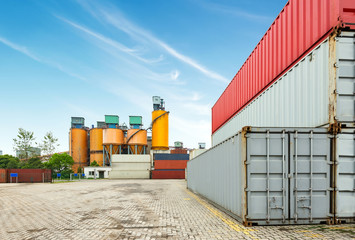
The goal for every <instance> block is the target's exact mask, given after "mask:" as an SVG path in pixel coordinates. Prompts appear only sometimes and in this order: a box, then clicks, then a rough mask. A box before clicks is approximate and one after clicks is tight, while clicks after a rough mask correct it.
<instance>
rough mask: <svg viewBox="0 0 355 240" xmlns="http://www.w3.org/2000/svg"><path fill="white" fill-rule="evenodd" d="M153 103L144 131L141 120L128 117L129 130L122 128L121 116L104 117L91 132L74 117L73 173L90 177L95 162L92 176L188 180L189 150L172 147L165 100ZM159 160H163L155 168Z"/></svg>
mask: <svg viewBox="0 0 355 240" xmlns="http://www.w3.org/2000/svg"><path fill="white" fill-rule="evenodd" d="M152 100H153V111H152V121H151V124H150V126H149V127H148V128H147V129H145V128H143V121H142V117H141V116H129V127H127V126H126V125H125V124H124V123H123V124H121V125H120V121H119V119H120V118H119V116H118V115H105V121H104V122H102V121H98V122H97V125H96V127H94V126H92V128H88V127H85V119H84V118H83V117H72V119H71V128H70V132H69V152H70V155H71V156H72V157H73V159H74V165H73V171H74V172H82V171H84V172H85V175H86V176H88V177H90V176H91V175H88V174H87V173H89V172H90V173H91V174H92V172H93V171H94V170H92V168H91V167H89V166H90V165H91V164H93V163H94V162H96V163H97V164H98V165H99V167H95V173H94V175H93V176H96V175H97V174H99V177H102V176H108V177H109V178H151V177H153V178H185V168H186V164H187V161H188V159H189V155H188V152H187V149H184V148H183V143H182V142H178V141H177V142H175V145H174V147H169V112H168V111H166V110H165V102H164V99H162V98H160V97H158V96H154V97H153V98H152ZM148 131H151V136H148ZM170 148H171V150H170ZM162 154H163V156H165V157H163V159H161V155H162ZM164 154H165V155H164ZM157 156H158V158H159V156H160V158H159V163H158V166H157V167H155V159H156V158H157ZM181 160H182V161H181ZM162 166H163V167H162ZM108 167H109V169H108ZM162 171H164V172H162ZM177 171H178V174H177ZM100 174H101V175H100Z"/></svg>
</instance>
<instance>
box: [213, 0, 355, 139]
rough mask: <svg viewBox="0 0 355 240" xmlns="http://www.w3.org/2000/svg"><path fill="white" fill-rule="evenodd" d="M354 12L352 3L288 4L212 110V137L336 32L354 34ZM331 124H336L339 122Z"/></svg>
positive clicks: (305, 0) (300, 0) (315, 0)
mask: <svg viewBox="0 0 355 240" xmlns="http://www.w3.org/2000/svg"><path fill="white" fill-rule="evenodd" d="M354 12H355V2H354V1H353V0H297V1H296V0H291V1H289V2H288V3H287V4H286V6H285V7H284V9H283V10H282V11H281V13H280V14H279V16H278V17H277V18H276V20H275V21H274V23H273V24H272V25H271V27H270V28H269V30H268V31H267V32H266V33H265V35H264V37H263V38H262V39H261V41H260V42H259V43H258V45H257V46H256V48H255V49H254V51H253V52H252V53H251V55H250V56H249V57H248V59H247V60H246V62H245V63H244V64H243V66H242V67H241V68H240V70H239V71H238V73H237V74H236V75H235V77H234V78H233V80H232V81H231V83H230V84H229V86H228V87H227V88H226V90H225V91H224V92H223V94H222V95H221V96H220V98H219V99H218V101H217V102H216V103H215V105H214V106H213V108H212V133H215V132H216V131H217V130H218V129H219V128H221V127H222V126H223V125H224V124H225V123H226V122H227V121H228V120H229V119H231V118H232V117H233V116H234V115H236V114H237V113H239V112H240V111H242V110H243V108H245V107H246V106H247V105H248V104H249V103H251V102H252V101H253V100H254V99H255V98H256V97H257V96H258V95H260V93H262V92H263V91H264V90H266V89H267V88H268V87H269V86H270V85H271V84H272V83H274V82H275V81H276V80H277V79H279V78H280V77H281V76H282V75H283V74H285V73H286V72H287V71H288V70H289V69H290V68H291V67H293V66H294V65H295V64H296V63H297V62H298V61H300V60H301V59H302V58H303V57H304V56H305V55H306V54H307V53H309V52H310V51H311V50H313V49H314V48H315V47H316V46H318V45H319V44H320V43H321V42H322V41H324V40H325V39H326V38H327V37H329V36H330V35H331V33H333V30H334V29H335V28H339V29H340V28H341V29H348V30H354V29H355V25H354V23H355V14H354ZM330 77H332V76H330ZM261 117H262V116H261ZM329 121H330V123H333V122H335V121H336V119H329ZM238 130H240V129H237V130H236V131H238ZM236 131H235V132H236ZM235 132H234V133H235Z"/></svg>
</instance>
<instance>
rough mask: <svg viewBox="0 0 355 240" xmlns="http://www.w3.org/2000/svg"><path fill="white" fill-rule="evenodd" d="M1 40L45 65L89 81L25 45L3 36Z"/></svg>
mask: <svg viewBox="0 0 355 240" xmlns="http://www.w3.org/2000/svg"><path fill="white" fill-rule="evenodd" d="M0 42H2V43H3V44H5V45H6V46H8V47H10V48H12V49H13V50H15V51H18V52H20V53H22V54H24V55H26V56H28V57H30V58H32V59H33V60H35V61H37V62H39V63H43V64H45V65H48V66H50V67H53V68H56V69H57V70H59V71H61V72H63V73H65V74H67V75H69V76H71V77H74V78H77V79H80V80H82V81H87V80H86V78H85V77H82V76H80V75H78V74H76V73H73V72H71V71H69V70H67V69H65V68H64V67H63V66H62V65H61V64H59V63H55V62H53V61H47V60H44V59H43V58H40V57H38V56H37V54H34V53H33V52H31V51H29V50H28V49H27V48H26V47H24V46H21V45H18V44H16V43H14V42H11V41H9V40H7V39H5V38H3V37H0Z"/></svg>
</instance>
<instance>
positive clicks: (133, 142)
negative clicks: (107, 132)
mask: <svg viewBox="0 0 355 240" xmlns="http://www.w3.org/2000/svg"><path fill="white" fill-rule="evenodd" d="M127 145H128V154H146V148H147V130H144V129H129V130H127Z"/></svg>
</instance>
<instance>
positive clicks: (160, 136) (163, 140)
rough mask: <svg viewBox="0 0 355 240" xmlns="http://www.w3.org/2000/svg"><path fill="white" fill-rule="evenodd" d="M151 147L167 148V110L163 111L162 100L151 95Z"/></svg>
mask: <svg viewBox="0 0 355 240" xmlns="http://www.w3.org/2000/svg"><path fill="white" fill-rule="evenodd" d="M153 108H154V111H153V112H152V149H153V150H169V112H167V111H165V106H164V100H163V99H161V98H160V97H158V96H154V97H153Z"/></svg>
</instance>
